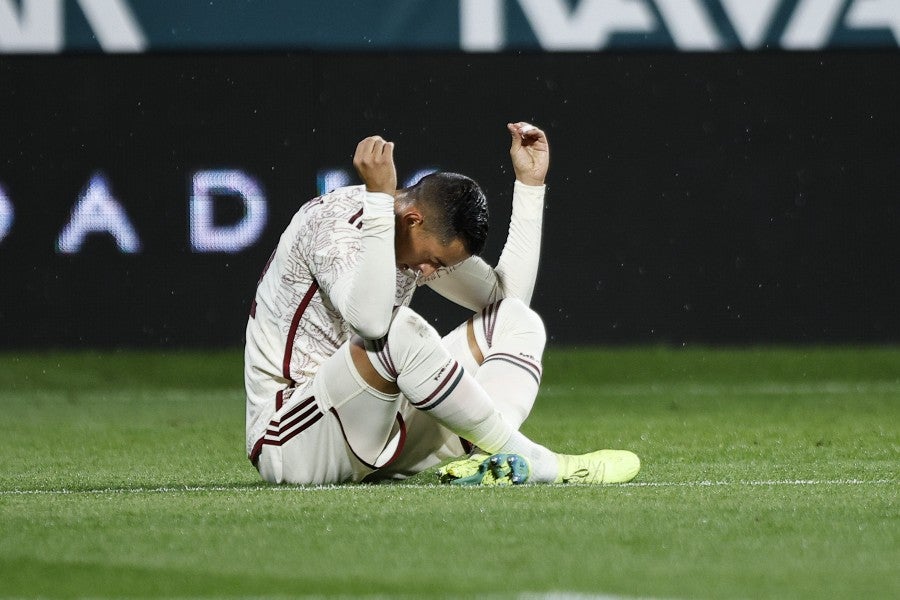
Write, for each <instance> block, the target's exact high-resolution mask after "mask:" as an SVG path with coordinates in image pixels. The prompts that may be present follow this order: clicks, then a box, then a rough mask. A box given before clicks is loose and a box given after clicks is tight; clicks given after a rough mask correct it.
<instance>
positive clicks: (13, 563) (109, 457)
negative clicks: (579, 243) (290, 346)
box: [0, 349, 900, 598]
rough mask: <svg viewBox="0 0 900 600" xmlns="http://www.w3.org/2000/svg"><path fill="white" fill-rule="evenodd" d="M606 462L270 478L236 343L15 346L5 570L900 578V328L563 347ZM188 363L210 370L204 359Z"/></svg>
mask: <svg viewBox="0 0 900 600" xmlns="http://www.w3.org/2000/svg"><path fill="white" fill-rule="evenodd" d="M545 373H546V380H545V385H544V391H543V392H542V396H541V398H540V399H539V401H538V406H537V408H536V409H535V412H534V414H533V415H532V417H531V418H530V419H529V421H528V422H527V426H526V431H527V432H528V433H529V434H531V435H533V436H534V437H536V438H540V439H541V440H542V441H546V442H547V443H548V444H550V445H552V446H554V447H556V448H558V449H561V450H566V451H583V450H588V449H592V448H594V447H595V446H597V445H598V444H599V445H605V446H612V447H621V448H629V449H632V450H634V451H636V452H637V453H638V454H640V455H641V456H642V458H643V459H644V469H643V471H642V472H641V474H640V475H639V477H638V479H637V481H636V482H635V483H633V484H629V485H624V486H610V487H577V486H576V487H571V486H569V487H553V486H540V487H539V486H525V487H520V488H512V489H493V490H492V489H457V488H446V487H437V486H433V485H432V481H433V473H425V474H422V475H420V476H418V477H416V478H414V479H413V480H411V481H410V482H408V483H406V484H403V485H381V486H339V487H332V488H320V489H301V488H292V487H269V486H265V485H261V484H260V483H259V482H258V478H257V476H256V473H255V472H254V471H253V469H252V467H251V466H250V465H249V463H247V462H246V458H244V456H243V453H242V448H243V402H242V395H241V388H240V356H239V353H216V354H204V355H199V354H176V355H172V356H168V357H166V356H162V355H155V354H137V355H135V354H112V355H102V356H101V355H93V354H75V355H71V354H61V355H41V356H28V357H13V356H9V355H7V356H0V406H2V407H3V409H4V413H5V415H6V418H4V420H3V421H2V424H0V524H2V531H3V535H2V537H0V596H16V597H23V596H24V597H35V596H43V597H82V596H92V597H173V596H179V597H227V596H232V597H234V596H254V597H266V596H269V597H278V596H281V597H289V596H293V597H295V596H303V595H346V596H367V595H385V596H398V595H402V596H408V597H421V596H473V595H479V596H482V595H491V596H494V597H516V596H521V595H525V594H552V593H570V594H588V595H591V594H594V595H617V596H624V597H660V598H744V597H755V598H759V597H781V598H784V597H791V598H822V597H833V598H847V597H866V598H891V597H898V596H900V576H898V574H897V569H896V565H897V564H900V544H898V531H900V511H898V507H897V491H898V480H897V465H898V464H900V460H898V459H900V433H898V427H897V423H898V422H900V351H896V350H878V349H869V350H858V349H833V350H810V349H807V350H778V349H776V350H743V351H722V350H690V351H686V350H682V351H674V350H659V349H650V350H622V351H609V350H607V351H600V350H597V351H581V352H576V351H563V350H555V351H552V352H551V353H550V354H549V355H548V357H547V360H546V364H545ZM188 375H189V377H188Z"/></svg>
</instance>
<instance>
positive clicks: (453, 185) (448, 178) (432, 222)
mask: <svg viewBox="0 0 900 600" xmlns="http://www.w3.org/2000/svg"><path fill="white" fill-rule="evenodd" d="M405 191H406V192H407V193H408V194H409V196H410V197H411V198H413V201H414V202H415V203H416V204H418V205H419V206H421V207H422V208H423V209H424V210H425V211H426V213H427V214H428V215H429V218H428V219H426V224H425V226H426V227H427V228H428V229H429V230H430V231H431V232H432V233H434V234H435V235H436V236H437V238H438V239H439V240H440V242H441V244H443V245H445V246H446V245H447V244H449V243H450V242H452V241H453V240H454V239H456V238H459V239H460V240H462V242H463V246H464V247H465V249H466V252H468V253H469V254H470V255H476V254H481V251H482V250H484V243H485V240H486V239H487V234H488V225H489V223H488V206H487V198H485V196H484V192H483V191H481V187H480V186H479V185H478V183H476V182H475V181H474V180H473V179H471V178H470V177H466V176H465V175H460V174H459V173H443V172H441V173H432V174H430V175H426V176H425V177H423V178H422V179H420V180H419V181H418V183H416V184H415V185H414V186H412V187H411V188H408V189H407V190H405Z"/></svg>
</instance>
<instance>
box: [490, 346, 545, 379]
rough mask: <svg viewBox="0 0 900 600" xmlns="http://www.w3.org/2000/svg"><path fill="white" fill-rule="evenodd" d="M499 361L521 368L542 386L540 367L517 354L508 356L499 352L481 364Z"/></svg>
mask: <svg viewBox="0 0 900 600" xmlns="http://www.w3.org/2000/svg"><path fill="white" fill-rule="evenodd" d="M497 360H500V361H503V362H507V363H509V364H511V365H515V366H517V367H519V368H520V369H522V370H524V371H525V372H526V373H528V374H529V375H531V378H532V379H534V381H535V382H536V383H537V384H538V385H540V383H541V374H542V371H541V366H540V365H538V364H535V363H533V362H531V361H529V360H526V359H524V358H522V357H520V356H516V355H515V354H507V353H505V352H498V353H496V354H491V355H489V356H488V357H487V358H485V359H484V362H483V363H481V364H482V366H484V365H486V364H487V363H489V362H491V361H497Z"/></svg>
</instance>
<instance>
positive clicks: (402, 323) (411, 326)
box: [387, 306, 441, 354]
mask: <svg viewBox="0 0 900 600" xmlns="http://www.w3.org/2000/svg"><path fill="white" fill-rule="evenodd" d="M387 339H388V346H389V348H390V349H391V353H392V354H394V353H395V352H397V353H401V354H408V353H409V352H410V351H412V352H415V351H417V350H419V349H422V348H427V347H433V346H438V345H440V343H441V336H440V335H438V332H437V331H436V330H435V328H434V327H432V326H431V325H430V324H429V323H428V321H426V320H425V319H424V318H422V316H421V315H419V314H418V313H416V312H415V311H414V310H412V309H411V308H408V307H406V306H401V307H400V308H398V309H397V312H396V314H395V315H394V319H393V321H391V327H390V329H389V330H388V336H387Z"/></svg>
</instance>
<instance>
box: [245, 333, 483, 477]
mask: <svg viewBox="0 0 900 600" xmlns="http://www.w3.org/2000/svg"><path fill="white" fill-rule="evenodd" d="M466 327H467V323H462V324H461V325H460V326H458V327H457V328H456V329H454V330H453V331H451V332H450V333H449V334H447V335H446V336H444V337H443V339H442V342H443V344H444V346H445V347H446V348H447V350H448V351H449V352H450V354H451V355H452V356H453V357H454V358H455V359H456V360H457V361H459V363H460V364H461V365H462V367H463V368H464V369H466V370H467V371H468V372H469V373H470V374H471V375H474V374H475V372H477V370H478V363H477V362H476V361H475V359H474V357H473V356H472V353H471V351H470V350H469V345H468V338H467V331H466ZM309 391H310V393H308V394H303V393H294V394H292V395H291V397H290V398H286V399H285V402H284V405H283V406H282V407H281V409H280V410H279V411H278V412H277V413H276V414H275V416H274V417H273V419H272V421H271V423H272V424H273V425H270V427H273V426H274V427H276V428H281V429H282V431H284V432H288V435H289V437H287V436H285V437H284V438H283V439H282V443H281V444H280V445H274V444H272V445H270V444H266V445H263V446H262V449H261V451H260V454H259V458H258V461H257V463H256V466H257V468H258V469H259V473H260V475H261V476H262V477H263V479H265V480H266V481H269V482H271V483H298V484H311V485H327V484H336V483H345V482H349V481H362V480H364V479H368V480H372V479H385V478H404V477H409V476H411V475H414V474H416V473H419V472H421V471H423V470H425V469H428V468H430V467H433V466H434V465H436V464H438V463H440V462H441V461H443V460H445V459H447V458H451V457H455V456H461V455H462V454H465V452H466V448H465V447H464V442H463V441H462V440H461V439H460V438H459V437H458V436H456V434H454V433H453V432H451V431H450V430H448V429H446V428H444V427H443V426H442V425H440V424H439V423H438V422H437V421H435V420H434V418H433V417H432V416H431V415H429V414H428V413H426V412H423V411H420V410H418V409H416V408H414V407H413V406H412V405H411V404H410V403H409V402H408V401H407V400H406V398H405V397H404V396H403V395H402V394H400V395H399V396H385V395H380V394H378V393H377V392H374V391H373V390H372V389H371V388H369V387H368V386H366V385H365V384H364V383H363V382H362V380H361V378H360V377H359V375H358V374H357V372H356V369H355V367H353V365H352V360H351V358H350V353H349V348H348V345H347V344H345V345H344V347H342V348H341V349H340V350H338V352H337V353H335V354H334V356H332V357H330V358H329V359H328V361H326V363H325V364H324V365H323V366H322V368H321V369H320V370H319V371H318V373H317V375H316V378H315V380H314V381H313V385H312V389H311V390H309ZM361 393H366V394H367V396H366V398H364V399H360V404H357V405H354V400H355V399H356V397H357V395H359V394H361ZM372 396H375V397H376V398H378V399H380V400H381V401H382V402H373V399H372ZM363 403H364V404H363ZM336 405H337V406H338V408H337V409H336V408H335V406H336ZM357 408H358V409H357ZM354 420H355V421H357V422H356V423H354V422H353V421H354Z"/></svg>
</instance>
